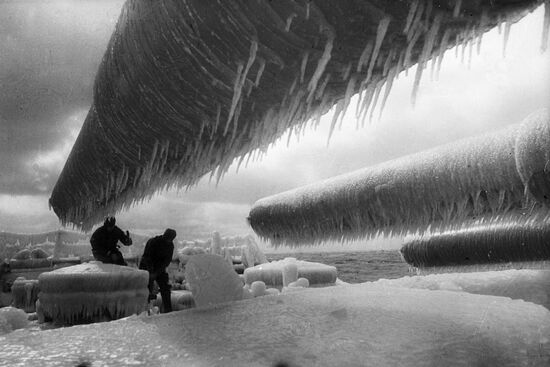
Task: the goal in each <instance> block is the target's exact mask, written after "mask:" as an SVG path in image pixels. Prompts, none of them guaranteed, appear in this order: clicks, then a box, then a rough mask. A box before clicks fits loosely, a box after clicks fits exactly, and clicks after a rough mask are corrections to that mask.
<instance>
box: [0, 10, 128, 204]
mask: <svg viewBox="0 0 550 367" xmlns="http://www.w3.org/2000/svg"><path fill="white" fill-rule="evenodd" d="M121 5H122V1H112V2H106V1H86V2H68V1H48V2H38V1H37V2H34V1H31V2H29V1H24V2H22V1H7V2H2V3H1V4H0V85H1V86H2V88H0V143H1V144H0V156H1V157H2V160H1V161H0V172H2V174H1V175H0V190H1V191H2V192H6V193H17V194H30V193H40V192H46V191H49V190H50V189H51V187H52V184H53V183H54V182H55V180H56V179H57V175H58V174H59V167H55V169H54V170H51V171H45V170H44V169H42V171H41V172H37V171H40V168H37V169H35V170H29V169H27V166H28V165H29V164H30V165H32V163H29V160H31V159H32V158H33V157H34V156H37V155H39V154H41V153H43V152H50V151H55V150H57V149H61V148H62V147H60V146H59V144H63V143H64V140H65V137H66V135H67V132H68V131H69V132H70V126H68V125H67V120H70V117H71V116H72V115H73V114H75V113H77V112H79V111H82V110H86V109H87V108H88V107H89V105H90V103H91V96H92V85H93V80H94V75H95V72H96V70H97V67H98V65H99V62H100V60H101V57H102V55H103V52H104V50H105V47H106V44H107V41H108V39H109V36H110V34H111V33H112V30H113V28H114V23H115V21H116V18H117V16H118V12H119V10H120V7H121ZM35 167H36V166H35ZM36 175H39V176H41V179H40V180H39V181H36Z"/></svg>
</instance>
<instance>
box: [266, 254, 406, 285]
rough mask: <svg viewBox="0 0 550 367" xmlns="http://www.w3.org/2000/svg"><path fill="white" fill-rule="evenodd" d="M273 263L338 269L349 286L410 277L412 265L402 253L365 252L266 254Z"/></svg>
mask: <svg viewBox="0 0 550 367" xmlns="http://www.w3.org/2000/svg"><path fill="white" fill-rule="evenodd" d="M266 256H267V259H268V260H269V261H275V260H282V259H284V258H285V257H295V258H297V259H299V260H304V261H313V262H318V263H322V264H326V265H332V266H335V267H336V269H337V270H338V279H340V280H343V281H344V282H347V283H363V282H372V281H375V280H378V279H396V278H401V277H404V276H407V275H414V274H413V273H410V272H409V266H408V265H407V263H405V261H403V259H402V258H401V254H400V253H399V251H397V250H395V251H365V252H293V253H290V252H289V253H279V254H269V253H268V254H266Z"/></svg>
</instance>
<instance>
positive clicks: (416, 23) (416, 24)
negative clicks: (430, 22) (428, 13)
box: [407, 1, 424, 42]
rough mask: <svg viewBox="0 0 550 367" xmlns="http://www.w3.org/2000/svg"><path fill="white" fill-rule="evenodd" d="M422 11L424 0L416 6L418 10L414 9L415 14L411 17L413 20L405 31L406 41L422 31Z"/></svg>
mask: <svg viewBox="0 0 550 367" xmlns="http://www.w3.org/2000/svg"><path fill="white" fill-rule="evenodd" d="M423 12H424V1H421V2H420V4H419V7H418V10H417V11H416V15H415V16H414V18H413V22H412V24H411V26H410V28H409V31H408V32H407V42H409V41H410V40H411V39H412V38H413V37H414V35H415V34H417V33H422V31H423V30H422V29H420V28H421V26H422V21H421V19H422V14H423Z"/></svg>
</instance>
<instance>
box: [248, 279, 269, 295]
mask: <svg viewBox="0 0 550 367" xmlns="http://www.w3.org/2000/svg"><path fill="white" fill-rule="evenodd" d="M265 290H266V287H265V283H264V282H262V281H261V280H257V281H255V282H253V283H252V284H251V285H250V291H251V292H252V295H253V296H254V297H260V296H263V295H265Z"/></svg>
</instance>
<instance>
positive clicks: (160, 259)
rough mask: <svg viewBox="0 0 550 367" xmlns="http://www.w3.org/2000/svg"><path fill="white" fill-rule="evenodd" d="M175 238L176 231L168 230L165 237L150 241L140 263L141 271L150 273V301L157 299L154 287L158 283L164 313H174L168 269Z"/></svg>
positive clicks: (157, 237) (154, 238)
mask: <svg viewBox="0 0 550 367" xmlns="http://www.w3.org/2000/svg"><path fill="white" fill-rule="evenodd" d="M174 238H176V231H174V230H173V229H170V228H168V229H167V230H166V231H164V234H163V235H161V236H156V237H153V238H151V239H150V240H148V241H147V244H146V245H145V250H144V251H143V256H142V257H141V261H140V263H139V268H140V269H142V270H147V271H148V272H149V300H152V299H155V298H156V296H155V295H154V294H153V286H154V282H157V284H158V286H159V289H160V295H161V297H162V305H163V308H164V312H171V311H172V303H171V301H170V284H169V283H168V273H167V272H166V268H167V267H168V266H169V265H170V261H172V255H173V253H174V242H173V241H174Z"/></svg>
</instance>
